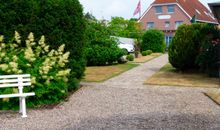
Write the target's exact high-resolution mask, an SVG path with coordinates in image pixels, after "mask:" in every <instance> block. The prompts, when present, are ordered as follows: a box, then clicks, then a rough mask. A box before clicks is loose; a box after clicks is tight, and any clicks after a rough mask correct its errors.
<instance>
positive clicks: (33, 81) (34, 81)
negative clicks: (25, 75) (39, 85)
mask: <svg viewBox="0 0 220 130" xmlns="http://www.w3.org/2000/svg"><path fill="white" fill-rule="evenodd" d="M31 83H32V84H35V83H36V77H34V76H33V77H31Z"/></svg>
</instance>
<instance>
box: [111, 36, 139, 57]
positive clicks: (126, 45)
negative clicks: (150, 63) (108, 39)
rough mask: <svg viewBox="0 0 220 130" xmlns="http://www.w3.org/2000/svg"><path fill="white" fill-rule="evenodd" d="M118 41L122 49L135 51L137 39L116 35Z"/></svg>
mask: <svg viewBox="0 0 220 130" xmlns="http://www.w3.org/2000/svg"><path fill="white" fill-rule="evenodd" d="M114 38H116V39H117V41H118V46H119V48H121V49H124V50H126V51H127V52H128V53H134V51H135V46H134V45H135V40H134V39H132V38H124V37H114Z"/></svg>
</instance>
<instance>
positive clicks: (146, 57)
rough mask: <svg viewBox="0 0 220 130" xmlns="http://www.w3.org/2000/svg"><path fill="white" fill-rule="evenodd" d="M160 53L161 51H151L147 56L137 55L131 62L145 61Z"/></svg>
mask: <svg viewBox="0 0 220 130" xmlns="http://www.w3.org/2000/svg"><path fill="white" fill-rule="evenodd" d="M161 55H162V53H152V54H151V55H148V56H142V55H139V56H138V58H135V59H134V61H132V62H134V63H145V62H147V61H149V60H152V59H154V58H156V57H159V56H161Z"/></svg>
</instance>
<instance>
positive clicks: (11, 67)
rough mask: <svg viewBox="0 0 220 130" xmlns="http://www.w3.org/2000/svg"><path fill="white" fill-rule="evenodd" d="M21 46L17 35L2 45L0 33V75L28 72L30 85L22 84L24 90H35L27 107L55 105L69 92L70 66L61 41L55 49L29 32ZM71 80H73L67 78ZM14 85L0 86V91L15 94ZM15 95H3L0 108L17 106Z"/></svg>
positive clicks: (67, 53)
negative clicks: (11, 86) (3, 87)
mask: <svg viewBox="0 0 220 130" xmlns="http://www.w3.org/2000/svg"><path fill="white" fill-rule="evenodd" d="M25 43H26V45H25V46H24V47H22V45H21V40H20V36H19V34H18V33H17V32H16V33H15V38H14V40H13V41H11V42H9V43H7V44H5V43H4V42H3V36H0V50H1V54H0V74H1V75H7V74H31V83H32V86H30V87H24V92H35V93H36V95H35V96H33V97H28V102H27V105H28V106H38V105H43V104H54V103H58V102H60V101H61V100H64V99H65V98H66V97H67V95H68V80H69V75H70V71H71V69H70V68H69V67H68V65H67V63H68V62H69V60H68V57H69V55H70V53H69V52H64V46H65V45H64V44H63V45H61V46H60V47H59V48H58V50H54V49H50V46H49V45H47V44H45V39H44V36H42V37H41V39H40V40H39V42H35V41H34V36H33V34H32V33H30V35H29V36H28V39H27V40H26V42H25ZM70 80H72V79H70ZM17 92H18V89H17V88H5V89H0V94H5V93H17ZM17 104H18V99H17V98H3V100H0V109H9V108H15V107H18V105H17Z"/></svg>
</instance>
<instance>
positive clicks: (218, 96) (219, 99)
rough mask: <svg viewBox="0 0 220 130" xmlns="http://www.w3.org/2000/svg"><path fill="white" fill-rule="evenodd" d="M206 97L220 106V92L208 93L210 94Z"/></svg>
mask: <svg viewBox="0 0 220 130" xmlns="http://www.w3.org/2000/svg"><path fill="white" fill-rule="evenodd" d="M205 95H206V96H208V97H209V98H211V99H212V100H213V101H214V102H215V103H217V104H218V105H220V91H218V92H208V93H205Z"/></svg>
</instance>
